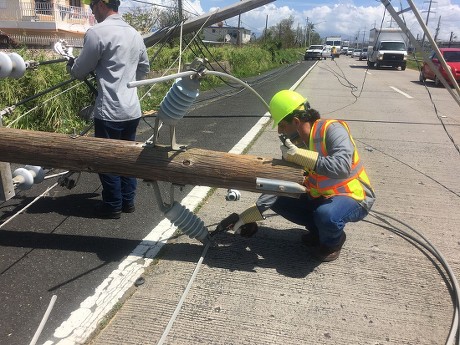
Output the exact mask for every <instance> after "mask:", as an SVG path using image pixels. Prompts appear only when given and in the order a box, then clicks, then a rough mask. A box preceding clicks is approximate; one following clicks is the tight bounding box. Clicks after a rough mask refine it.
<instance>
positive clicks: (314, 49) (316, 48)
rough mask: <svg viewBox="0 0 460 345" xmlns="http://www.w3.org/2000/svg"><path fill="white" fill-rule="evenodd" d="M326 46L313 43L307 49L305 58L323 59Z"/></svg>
mask: <svg viewBox="0 0 460 345" xmlns="http://www.w3.org/2000/svg"><path fill="white" fill-rule="evenodd" d="M323 50H324V47H323V46H322V45H311V46H310V47H308V49H307V50H306V51H305V56H304V59H305V60H321V58H322V57H323V56H322V53H323Z"/></svg>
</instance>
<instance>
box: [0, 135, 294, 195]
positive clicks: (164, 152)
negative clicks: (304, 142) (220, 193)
mask: <svg viewBox="0 0 460 345" xmlns="http://www.w3.org/2000/svg"><path fill="white" fill-rule="evenodd" d="M0 161H4V162H10V163H20V164H29V165H39V166H43V167H47V168H60V169H66V170H70V171H86V172H93V173H113V174H117V175H123V176H133V177H137V178H140V179H145V180H156V181H167V182H172V183H175V184H180V185H201V186H209V187H218V188H237V189H241V190H246V191H252V192H257V191H259V192H260V190H258V189H257V188H256V178H258V177H259V178H268V179H278V180H284V181H289V182H296V183H302V180H303V172H302V170H301V169H300V168H299V167H293V166H288V165H286V163H285V162H284V161H281V160H276V159H271V158H262V157H257V156H251V155H238V154H231V153H226V152H219V151H210V150H204V149H198V148H190V149H187V150H186V151H171V150H169V148H166V147H153V146H144V143H141V142H129V141H121V140H110V139H101V138H93V137H85V136H77V137H72V136H68V135H65V134H57V133H48V132H38V131H27V130H20V129H11V128H0Z"/></svg>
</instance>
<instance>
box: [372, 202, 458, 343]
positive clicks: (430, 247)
mask: <svg viewBox="0 0 460 345" xmlns="http://www.w3.org/2000/svg"><path fill="white" fill-rule="evenodd" d="M369 215H371V216H373V217H374V218H376V219H378V220H380V221H381V222H383V223H384V224H386V225H388V226H389V228H385V229H387V230H389V231H392V232H394V233H395V234H397V235H399V236H401V237H403V238H406V239H407V238H409V239H410V240H411V241H414V242H415V243H417V244H419V245H420V246H422V247H423V248H424V249H426V250H427V251H428V252H430V253H431V255H433V256H434V257H435V258H436V259H437V260H438V261H439V263H440V264H441V266H442V267H443V268H444V270H445V273H447V276H448V277H449V279H450V284H451V285H450V292H451V295H452V296H451V297H452V302H453V307H454V316H453V319H452V324H451V328H450V331H449V335H448V338H447V341H446V343H445V344H446V345H450V344H453V342H454V341H455V337H456V335H457V332H458V330H459V329H460V319H459V311H460V300H459V295H460V287H459V284H458V281H457V279H456V277H455V274H454V272H453V270H452V269H451V267H450V266H449V264H448V263H447V261H446V259H445V258H444V256H443V255H442V254H441V253H440V252H439V251H438V250H437V249H436V247H435V246H434V245H433V244H432V243H431V242H430V241H429V240H428V239H427V238H426V237H425V236H423V235H422V234H421V233H420V232H418V231H417V230H415V229H414V228H412V227H411V226H409V225H408V224H406V223H404V222H402V221H400V220H399V219H396V218H394V217H391V216H389V215H386V214H384V213H381V212H378V211H374V210H373V211H370V212H369ZM382 216H385V217H388V218H390V219H391V220H393V221H396V222H398V223H400V224H401V225H403V226H405V227H406V228H408V229H410V230H412V231H413V232H414V233H415V234H416V235H418V236H419V237H420V238H421V239H422V240H423V241H421V240H419V239H418V238H417V237H415V236H413V235H411V234H409V233H407V232H406V231H404V230H402V229H399V228H397V227H396V226H393V225H392V224H391V223H390V222H388V221H387V220H386V219H384V218H383V217H382ZM409 242H410V241H409ZM410 243H412V242H410ZM459 342H460V337H459V338H458V339H457V345H458V344H459Z"/></svg>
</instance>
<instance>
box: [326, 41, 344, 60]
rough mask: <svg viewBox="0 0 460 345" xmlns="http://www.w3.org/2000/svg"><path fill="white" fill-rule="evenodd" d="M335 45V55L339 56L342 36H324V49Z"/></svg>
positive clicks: (330, 48) (329, 48)
mask: <svg viewBox="0 0 460 345" xmlns="http://www.w3.org/2000/svg"><path fill="white" fill-rule="evenodd" d="M332 47H335V54H334V56H335V57H339V55H340V50H341V49H342V37H341V36H329V37H326V50H331V51H332Z"/></svg>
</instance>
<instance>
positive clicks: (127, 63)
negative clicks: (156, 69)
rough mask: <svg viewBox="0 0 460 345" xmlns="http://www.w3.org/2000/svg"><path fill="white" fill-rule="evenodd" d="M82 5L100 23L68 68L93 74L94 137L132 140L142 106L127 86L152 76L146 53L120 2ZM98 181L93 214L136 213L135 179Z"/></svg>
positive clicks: (91, 0) (95, 0)
mask: <svg viewBox="0 0 460 345" xmlns="http://www.w3.org/2000/svg"><path fill="white" fill-rule="evenodd" d="M83 2H84V3H85V4H87V5H89V6H90V8H91V10H92V11H93V14H94V17H95V18H96V20H97V22H98V24H96V25H94V26H93V27H91V28H89V29H88V31H87V32H86V34H85V38H84V43H83V48H82V50H81V52H80V55H79V56H78V57H77V58H76V59H75V61H73V60H72V59H71V60H69V63H68V66H67V69H68V71H69V73H70V74H71V75H72V76H73V77H75V78H77V79H80V80H83V79H84V78H85V77H86V76H87V75H88V74H89V73H90V72H92V71H95V72H96V80H97V89H98V94H97V97H96V103H95V106H94V112H93V115H94V133H95V136H96V137H98V138H108V139H119V140H130V141H134V140H135V138H136V130H137V126H138V124H139V121H140V118H141V107H140V103H139V97H138V95H137V89H136V88H132V89H129V88H128V86H127V85H128V83H129V82H131V81H134V80H139V79H142V78H144V77H145V76H146V75H147V73H148V72H149V71H150V65H149V60H148V56H147V48H146V47H145V44H144V41H143V39H142V37H141V35H140V34H139V33H138V32H137V31H136V30H135V29H134V28H133V27H131V26H130V25H129V24H128V23H126V22H125V21H124V20H123V19H122V17H121V15H120V14H118V7H119V6H120V1H119V0H83ZM114 159H116V157H114ZM99 177H100V180H101V183H102V200H103V203H102V205H101V207H99V208H97V209H96V215H97V216H98V217H101V218H113V219H118V218H120V216H121V212H122V211H123V212H126V213H131V212H134V210H135V206H134V198H135V194H136V187H137V180H136V179H135V178H131V177H124V176H116V175H110V174H99Z"/></svg>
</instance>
